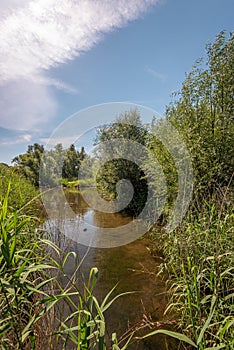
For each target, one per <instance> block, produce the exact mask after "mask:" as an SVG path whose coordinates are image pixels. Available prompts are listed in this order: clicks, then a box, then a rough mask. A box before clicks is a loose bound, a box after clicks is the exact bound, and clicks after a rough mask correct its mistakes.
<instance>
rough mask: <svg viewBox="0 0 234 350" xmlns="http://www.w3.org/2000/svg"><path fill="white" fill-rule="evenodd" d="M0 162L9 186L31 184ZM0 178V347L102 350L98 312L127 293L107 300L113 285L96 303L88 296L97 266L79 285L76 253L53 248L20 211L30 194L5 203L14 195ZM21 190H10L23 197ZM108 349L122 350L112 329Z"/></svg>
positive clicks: (101, 322) (103, 342)
mask: <svg viewBox="0 0 234 350" xmlns="http://www.w3.org/2000/svg"><path fill="white" fill-rule="evenodd" d="M3 167H4V169H3V170H5V171H7V176H8V177H10V178H13V179H14V181H15V184H14V186H15V187H14V188H15V189H18V190H19V191H20V190H21V186H20V185H22V184H23V183H24V187H22V188H23V191H24V190H25V188H26V186H27V190H30V188H31V186H32V185H31V184H30V183H29V182H28V181H27V180H26V179H25V178H24V179H23V178H21V177H20V176H19V175H17V176H16V175H15V174H14V173H11V172H10V169H8V167H6V166H3ZM1 181H2V185H3V186H2V187H1V190H2V189H3V192H1V193H0V230H1V231H0V249H1V254H0V308H1V318H0V347H1V349H2V350H11V349H12V350H13V349H14V350H17V349H21V350H23V349H37V348H39V349H42V348H47V347H48V344H50V345H49V346H50V348H51V349H57V344H58V342H59V343H60V344H62V346H63V348H65V347H66V344H67V343H68V342H72V343H73V344H75V346H76V349H78V350H85V349H94V348H98V349H100V350H106V349H107V347H106V337H107V336H106V332H105V317H104V313H105V311H106V310H107V309H108V308H109V307H110V306H111V305H112V303H113V302H114V301H115V300H116V299H117V298H119V297H120V296H122V295H125V294H128V293H124V294H122V295H117V296H115V297H114V298H113V299H112V300H110V296H111V294H112V292H113V290H114V288H113V289H112V290H111V291H110V292H109V293H108V294H107V295H106V297H105V298H104V299H103V301H102V302H101V303H100V304H99V302H98V301H97V299H96V297H95V295H94V288H95V284H96V281H97V276H98V271H97V269H96V268H92V269H91V271H90V275H89V279H88V282H87V283H86V281H85V280H83V283H82V287H81V286H80V285H79V283H78V280H77V277H76V276H77V271H78V270H79V268H80V265H79V264H78V259H77V256H76V254H75V253H74V252H69V253H67V254H66V255H65V256H63V255H64V254H63V253H62V252H61V251H60V250H59V248H58V247H57V246H56V245H55V244H54V243H53V242H52V241H50V240H48V239H47V238H46V237H44V234H43V231H42V230H38V229H36V228H37V225H36V219H35V218H33V217H30V216H28V215H26V212H27V211H28V209H26V206H27V205H28V206H29V207H30V206H32V205H33V198H32V197H31V199H30V200H29V198H28V197H27V201H28V200H29V201H28V202H27V205H26V206H24V207H22V208H19V210H17V211H15V210H14V208H13V207H12V206H11V205H10V204H9V203H10V202H11V200H12V198H14V196H15V193H12V188H11V182H9V180H8V178H7V177H6V176H4V177H2V178H1ZM17 182H18V183H17ZM6 186H7V187H6ZM27 192H28V191H25V192H19V193H17V194H16V195H19V197H20V198H22V200H24V201H25V198H24V195H25V194H26V193H27ZM31 196H32V193H31ZM17 198H18V197H17ZM71 255H72V256H73V257H74V261H75V262H76V268H75V271H74V274H73V275H72V277H70V276H68V275H67V274H66V272H65V270H64V267H65V264H66V261H67V259H68V258H69V257H70V256H71ZM61 276H63V279H64V278H66V279H67V280H68V282H67V283H66V286H65V287H64V286H63V284H62V283H60V280H61ZM78 286H79V288H78ZM61 301H66V305H69V308H70V309H73V310H74V311H73V312H71V313H70V314H69V315H68V316H67V317H66V316H63V313H62V312H60V307H61V304H60V303H61ZM41 328H42V330H41ZM130 339H131V337H130V338H129V339H128V340H127V343H128V342H129V341H130ZM127 343H126V346H127ZM112 348H113V349H115V350H121V349H122V350H124V349H125V346H124V347H122V348H121V349H120V348H119V347H118V341H117V337H116V335H115V334H113V335H112Z"/></svg>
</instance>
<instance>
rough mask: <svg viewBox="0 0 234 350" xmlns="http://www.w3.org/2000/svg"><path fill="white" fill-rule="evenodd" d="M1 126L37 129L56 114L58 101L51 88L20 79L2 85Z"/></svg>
mask: <svg viewBox="0 0 234 350" xmlns="http://www.w3.org/2000/svg"><path fill="white" fill-rule="evenodd" d="M0 96H1V98H0V111H1V112H0V126H2V127H4V128H8V129H15V130H35V129H37V127H38V125H43V124H44V125H45V124H46V122H47V121H48V120H49V119H50V118H53V117H54V116H55V113H56V110H57V103H56V101H55V100H54V98H53V96H52V95H51V92H50V90H49V88H48V87H47V86H45V85H40V84H36V83H33V82H31V81H27V80H24V79H19V80H16V81H10V82H7V83H6V84H5V85H4V86H0Z"/></svg>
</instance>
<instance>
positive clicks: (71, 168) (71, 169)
mask: <svg viewBox="0 0 234 350" xmlns="http://www.w3.org/2000/svg"><path fill="white" fill-rule="evenodd" d="M86 157H87V155H86V153H85V151H84V147H82V148H81V150H80V151H77V150H76V149H75V146H74V145H73V144H72V145H71V146H70V147H69V148H68V149H63V146H62V144H57V145H56V146H55V147H54V149H51V150H47V151H46V152H44V155H43V158H42V165H43V166H42V167H41V169H40V180H41V184H42V186H57V185H59V183H61V179H62V178H63V179H68V180H70V181H73V180H74V181H75V180H77V178H78V171H79V167H80V164H81V162H82V161H83V160H84V159H85V158H86ZM63 181H65V183H66V180H63Z"/></svg>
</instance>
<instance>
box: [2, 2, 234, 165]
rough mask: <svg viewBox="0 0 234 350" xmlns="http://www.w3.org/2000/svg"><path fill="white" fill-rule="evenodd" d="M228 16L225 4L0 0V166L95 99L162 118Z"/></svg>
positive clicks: (229, 6) (230, 5)
mask: <svg viewBox="0 0 234 350" xmlns="http://www.w3.org/2000/svg"><path fill="white" fill-rule="evenodd" d="M233 13H234V2H233V0H223V1H222V2H221V1H218V0H197V1H188V0H187V1H186V0H160V1H159V0H129V1H124V0H116V1H111V0H108V1H107V0H102V1H101V0H100V1H98V0H96V1H94V0H79V1H78V0H67V1H62V0H21V1H17V0H1V1H0V53H1V55H0V162H1V161H2V162H7V163H10V161H11V159H12V158H13V157H14V156H16V155H18V154H19V153H23V152H25V151H26V149H27V145H28V144H32V143H34V142H39V143H42V142H43V140H45V139H46V138H48V137H49V135H50V134H51V132H52V131H53V130H54V129H55V128H56V127H57V126H58V125H59V124H60V123H61V122H62V121H64V120H66V118H67V117H69V116H70V115H71V114H73V113H76V112H77V111H79V110H81V109H83V108H86V107H90V106H92V105H95V104H100V103H107V102H119V101H129V102H133V103H138V104H141V105H144V106H146V107H150V108H152V109H154V110H156V111H157V112H158V113H160V114H163V113H164V110H165V106H166V105H167V104H168V103H169V102H170V100H171V93H172V92H174V91H177V90H179V88H180V87H181V84H182V82H183V80H184V78H185V72H189V71H190V69H191V67H192V65H193V64H194V62H195V60H196V59H198V58H199V57H201V56H204V54H205V45H206V43H207V42H208V41H213V40H214V38H215V36H216V35H217V34H218V33H219V32H220V31H221V30H222V29H226V30H227V32H230V31H231V30H233ZM80 122H81V123H82V122H83V121H82V116H81V121H80ZM97 122H98V120H97Z"/></svg>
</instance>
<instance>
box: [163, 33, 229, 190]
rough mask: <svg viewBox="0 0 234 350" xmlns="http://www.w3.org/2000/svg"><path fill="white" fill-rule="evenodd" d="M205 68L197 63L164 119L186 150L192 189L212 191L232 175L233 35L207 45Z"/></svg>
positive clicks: (224, 36) (223, 36)
mask: <svg viewBox="0 0 234 350" xmlns="http://www.w3.org/2000/svg"><path fill="white" fill-rule="evenodd" d="M207 56H208V58H207V66H206V67H205V68H204V62H203V61H202V60H198V61H197V63H196V64H195V66H194V68H193V70H192V71H191V72H190V73H189V74H188V75H187V77H186V80H185V82H184V83H183V86H182V89H181V91H180V93H179V98H178V99H177V100H175V102H174V103H172V104H171V105H170V106H169V107H168V108H167V118H168V119H169V120H170V121H171V122H172V123H173V124H174V125H175V127H176V128H177V130H178V131H179V132H180V133H181V135H182V137H183V138H184V140H185V142H186V143H187V146H188V148H189V150H190V153H191V157H192V161H193V166H194V172H195V178H196V187H197V188H199V189H203V190H204V188H206V189H207V190H209V191H213V190H214V189H215V187H216V186H217V184H219V185H220V186H226V185H227V184H228V182H229V179H230V177H231V175H232V172H233V168H234V163H233V159H234V158H233V156H232V154H233V146H234V123H233V114H234V35H233V33H231V34H230V36H229V37H228V38H227V37H226V34H225V32H224V31H223V32H221V33H220V34H219V35H218V36H217V37H216V39H215V41H214V43H213V44H209V45H208V46H207Z"/></svg>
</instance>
